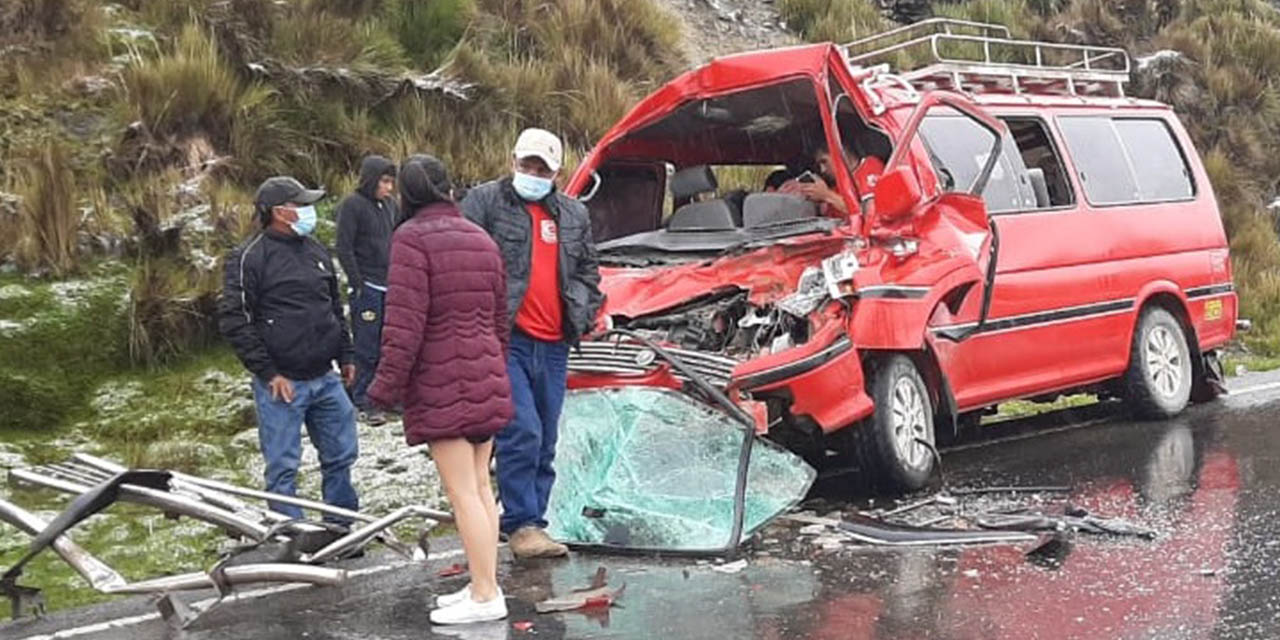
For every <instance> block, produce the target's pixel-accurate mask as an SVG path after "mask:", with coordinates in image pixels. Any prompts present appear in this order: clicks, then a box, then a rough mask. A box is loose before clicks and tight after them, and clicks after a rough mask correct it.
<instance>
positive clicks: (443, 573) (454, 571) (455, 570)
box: [436, 564, 467, 578]
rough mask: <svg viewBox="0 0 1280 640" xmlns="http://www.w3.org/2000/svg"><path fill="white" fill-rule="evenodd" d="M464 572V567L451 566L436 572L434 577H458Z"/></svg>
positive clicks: (465, 570) (459, 565) (458, 565)
mask: <svg viewBox="0 0 1280 640" xmlns="http://www.w3.org/2000/svg"><path fill="white" fill-rule="evenodd" d="M466 572H467V567H466V566H464V565H461V564H452V565H449V566H447V567H445V568H443V569H441V570H440V571H438V572H436V577H439V578H452V577H453V576H460V575H462V574H464V573H466Z"/></svg>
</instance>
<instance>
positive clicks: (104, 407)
mask: <svg viewBox="0 0 1280 640" xmlns="http://www.w3.org/2000/svg"><path fill="white" fill-rule="evenodd" d="M143 394H144V391H143V389H142V383H141V382H137V381H134V380H129V381H125V382H117V381H112V382H104V383H103V384H102V385H100V386H99V387H98V389H97V391H95V392H94V394H93V400H90V401H89V406H90V407H92V408H93V411H94V413H97V414H98V415H100V416H104V417H105V416H110V415H114V414H117V413H120V412H122V411H125V410H127V409H129V408H130V407H131V406H133V404H134V403H135V402H137V401H138V400H139V399H141V398H142V396H143Z"/></svg>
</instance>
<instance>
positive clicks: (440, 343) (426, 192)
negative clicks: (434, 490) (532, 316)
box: [368, 156, 513, 624]
mask: <svg viewBox="0 0 1280 640" xmlns="http://www.w3.org/2000/svg"><path fill="white" fill-rule="evenodd" d="M399 189H400V197H401V200H402V201H403V203H404V207H403V209H402V210H403V211H405V213H406V216H410V215H411V217H406V219H405V221H404V222H403V223H402V224H401V225H400V227H399V228H398V229H396V231H395V234H394V235H393V236H392V240H391V265H390V269H389V271H388V275H387V285H388V291H387V301H386V312H385V317H384V319H383V328H382V353H381V359H380V360H379V362H378V371H377V375H376V376H375V378H374V381H373V385H372V386H371V387H370V388H369V392H368V393H369V399H370V400H372V401H373V402H374V404H376V405H379V406H382V407H385V408H392V407H395V406H397V405H403V407H404V425H405V439H406V440H408V442H409V444H410V445H415V444H419V443H422V442H427V443H430V450H431V457H432V459H433V460H435V463H436V468H437V469H438V470H439V472H440V477H441V478H442V479H443V480H444V486H445V491H446V492H447V493H448V495H449V502H450V504H452V505H453V512H454V516H455V518H456V519H457V526H458V533H459V534H460V536H461V537H462V545H463V549H464V550H465V551H466V554H467V562H468V564H469V565H470V570H471V584H470V585H467V587H466V588H464V589H463V590H461V591H459V592H457V593H454V594H450V595H446V596H441V597H440V598H439V599H438V600H437V605H438V607H439V608H437V609H436V610H434V611H432V612H431V621H432V622H434V623H436V624H463V623H468V622H481V621H485V620H497V619H501V618H505V617H506V616H507V607H506V602H505V600H504V599H503V596H502V591H501V590H500V589H499V588H498V583H497V563H498V512H497V506H496V503H495V501H494V499H493V489H492V486H491V485H490V483H489V458H490V455H491V453H492V451H493V435H494V434H496V433H497V432H498V431H499V430H500V429H502V427H504V426H506V424H507V423H508V422H510V421H511V416H512V410H513V409H512V404H511V384H510V381H509V380H508V379H507V366H506V350H507V340H508V338H509V337H510V336H509V332H510V324H509V322H508V320H507V292H506V274H505V273H504V271H503V266H502V257H501V256H500V255H499V253H498V247H497V245H495V244H494V242H493V240H491V239H490V238H489V235H488V234H487V233H485V232H484V231H483V230H482V229H480V227H477V226H476V225H474V224H472V223H471V222H469V221H467V219H466V218H463V217H462V214H461V213H460V212H459V211H458V208H457V206H455V204H454V202H453V200H451V199H450V198H449V196H448V194H449V182H448V176H447V174H446V172H445V169H444V165H443V164H441V163H440V161H439V160H436V159H435V158H432V157H430V156H414V157H413V158H411V159H410V160H409V162H407V163H405V165H404V167H403V168H401V170H400V177H399Z"/></svg>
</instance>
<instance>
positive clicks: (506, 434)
mask: <svg viewBox="0 0 1280 640" xmlns="http://www.w3.org/2000/svg"><path fill="white" fill-rule="evenodd" d="M563 157H564V151H563V146H562V145H561V143H560V139H559V138H557V137H556V136H555V134H553V133H551V132H550V131H546V130H543V129H525V130H524V131H523V132H521V133H520V137H519V138H518V139H517V140H516V144H515V148H514V151H513V153H512V158H511V170H512V175H511V176H510V177H507V178H502V179H501V180H495V181H493V182H489V183H486V184H483V185H481V186H479V187H476V188H475V189H472V190H471V191H470V192H469V193H468V194H467V197H466V198H465V199H463V201H462V212H463V214H464V215H465V216H466V217H467V218H468V219H470V220H471V221H472V222H474V223H476V224H478V225H480V226H481V227H483V228H484V229H485V230H486V231H488V232H489V235H490V236H492V237H493V239H494V241H495V242H497V244H498V249H499V250H500V251H501V252H502V260H503V262H504V264H505V266H506V270H507V311H508V312H509V314H508V315H509V317H510V318H511V321H512V325H513V326H512V331H511V342H510V347H509V351H508V353H507V372H508V374H509V375H510V377H511V396H512V400H513V401H514V402H515V418H514V419H513V420H512V421H511V423H510V424H508V425H507V426H506V427H505V428H504V429H503V430H502V431H501V432H499V433H498V436H497V441H496V456H497V460H498V493H499V498H500V499H501V501H502V517H501V519H500V520H501V522H500V524H501V529H502V532H503V533H505V534H507V536H508V537H509V543H510V547H511V552H512V553H513V554H515V556H516V557H517V558H539V557H555V556H563V555H565V554H567V553H568V549H567V548H566V547H565V546H564V545H562V544H558V543H556V542H555V541H553V540H552V539H551V538H550V537H549V536H548V535H547V534H546V531H545V528H546V526H547V521H546V520H545V516H546V511H547V499H548V497H549V496H550V495H551V486H552V484H554V483H555V470H554V469H553V468H552V462H553V461H554V460H555V455H556V436H557V424H558V423H559V421H560V408H561V405H562V404H563V403H564V393H565V379H566V376H567V375H568V369H567V366H568V360H569V349H570V347H571V346H573V345H576V344H577V343H578V341H579V340H580V339H581V337H582V336H583V335H584V334H586V333H587V331H589V330H590V329H591V328H592V327H593V326H594V325H595V317H596V312H597V311H598V310H599V309H600V303H601V301H602V299H603V296H602V295H601V293H600V286H599V285H600V273H599V270H598V263H597V260H596V251H595V245H594V243H593V241H592V236H591V218H590V217H589V216H588V215H587V208H586V207H585V206H583V204H582V203H581V202H578V201H577V200H574V199H573V198H570V197H568V196H566V195H564V194H562V193H560V192H559V191H558V190H557V189H556V186H555V179H556V177H557V176H558V175H559V173H560V167H561V163H562V161H563Z"/></svg>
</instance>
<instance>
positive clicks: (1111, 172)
mask: <svg viewBox="0 0 1280 640" xmlns="http://www.w3.org/2000/svg"><path fill="white" fill-rule="evenodd" d="M1058 126H1059V127H1060V128H1061V129H1062V135H1063V137H1064V138H1065V139H1066V141H1067V147H1068V148H1069V149H1070V151H1071V160H1072V162H1073V163H1074V165H1075V168H1076V171H1077V172H1078V174H1079V177H1080V183H1081V185H1083V187H1084V192H1085V196H1086V197H1087V198H1088V200H1089V203H1090V204H1094V205H1113V204H1135V203H1151V202H1166V201H1169V200H1181V199H1186V198H1190V197H1192V196H1193V195H1194V194H1195V187H1194V185H1193V184H1192V182H1191V171H1190V169H1189V168H1188V167H1187V162H1186V159H1185V158H1184V157H1183V155H1182V150H1181V149H1180V148H1179V147H1178V143H1177V141H1176V140H1174V138H1173V133H1172V132H1171V131H1169V127H1168V125H1166V124H1165V123H1164V121H1162V120H1158V119H1151V118H1109V117H1093V116H1088V117H1064V118H1059V120H1058Z"/></svg>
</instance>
